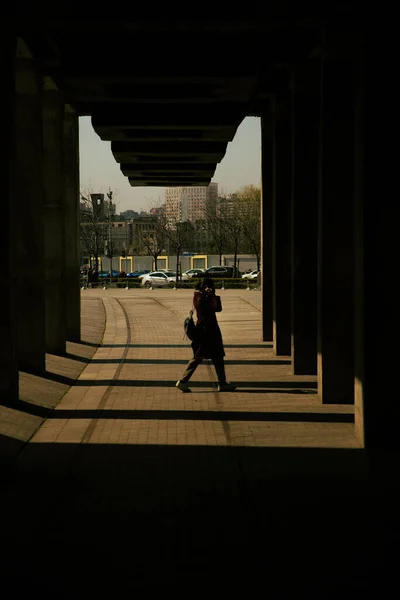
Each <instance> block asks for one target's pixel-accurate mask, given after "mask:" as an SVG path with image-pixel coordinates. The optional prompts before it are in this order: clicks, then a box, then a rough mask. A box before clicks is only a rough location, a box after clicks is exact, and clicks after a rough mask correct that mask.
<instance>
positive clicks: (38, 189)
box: [13, 41, 46, 374]
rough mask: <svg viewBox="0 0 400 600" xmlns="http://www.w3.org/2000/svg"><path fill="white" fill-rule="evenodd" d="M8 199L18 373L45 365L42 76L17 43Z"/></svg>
mask: <svg viewBox="0 0 400 600" xmlns="http://www.w3.org/2000/svg"><path fill="white" fill-rule="evenodd" d="M15 84H16V98H15V138H14V167H15V171H14V177H13V201H14V203H15V204H16V206H17V207H18V215H19V218H18V229H17V244H18V252H17V261H18V262H17V274H18V295H17V323H18V354H19V369H20V370H21V371H27V372H30V373H37V374H41V373H43V372H44V371H45V370H46V365H45V352H46V346H45V292H44V285H43V284H44V243H43V227H44V220H43V176H42V172H43V140H42V78H41V74H40V71H39V69H38V65H37V63H36V61H34V60H33V59H32V58H29V57H28V56H27V50H26V49H25V48H24V47H23V42H22V41H19V43H18V51H17V59H16V62H15Z"/></svg>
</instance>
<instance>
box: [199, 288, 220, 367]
mask: <svg viewBox="0 0 400 600" xmlns="http://www.w3.org/2000/svg"><path fill="white" fill-rule="evenodd" d="M193 306H194V307H195V309H196V313H197V321H196V339H195V341H193V342H192V348H193V353H194V357H195V358H198V359H201V358H211V359H213V358H217V359H218V358H223V357H224V356H225V350H224V344H223V341H222V335H221V330H220V328H219V325H218V321H217V317H216V316H215V313H216V312H221V310H222V306H221V299H220V297H219V296H216V295H215V294H213V293H207V292H205V291H196V292H195V293H194V296H193Z"/></svg>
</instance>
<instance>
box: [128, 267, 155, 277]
mask: <svg viewBox="0 0 400 600" xmlns="http://www.w3.org/2000/svg"><path fill="white" fill-rule="evenodd" d="M147 273H150V269H136V271H131V272H130V273H127V275H126V276H127V277H133V278H136V279H137V278H139V277H142V276H143V275H147Z"/></svg>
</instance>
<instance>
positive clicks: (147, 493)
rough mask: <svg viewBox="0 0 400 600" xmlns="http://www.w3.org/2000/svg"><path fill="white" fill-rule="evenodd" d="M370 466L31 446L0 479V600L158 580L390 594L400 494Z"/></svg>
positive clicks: (113, 589)
mask: <svg viewBox="0 0 400 600" xmlns="http://www.w3.org/2000/svg"><path fill="white" fill-rule="evenodd" d="M365 459H366V456H365V454H364V453H363V451H357V450H352V451H349V450H332V451H331V450H311V449H309V450H308V449H279V448H264V449H262V448H217V447H215V448H211V447H192V448H191V447H182V448H181V447H178V446H172V447H166V446H158V447H155V446H154V447H151V446H146V447H140V446H123V445H110V444H109V445H94V444H93V445H91V444H88V445H74V444H57V445H50V444H49V445H48V444H30V445H29V447H28V448H27V449H26V450H25V451H24V456H23V460H21V459H20V460H19V461H18V470H15V469H14V468H11V469H10V470H9V471H8V472H6V473H4V474H3V475H4V477H3V480H2V493H1V522H2V525H1V557H0V574H1V585H2V588H1V589H2V590H3V591H4V592H5V595H4V596H3V593H2V597H5V598H11V597H12V598H15V597H27V596H26V594H30V595H34V596H36V594H37V593H40V594H44V593H46V594H47V593H49V594H50V595H53V597H55V598H64V597H65V598H76V597H93V598H98V597H109V598H120V597H127V596H129V597H130V596H132V597H133V595H134V593H135V591H138V590H139V589H140V590H147V594H151V592H152V590H155V589H156V588H158V587H159V586H161V587H162V588H164V590H165V593H167V590H168V589H169V590H170V591H171V590H172V591H173V590H174V589H175V590H176V591H177V590H178V589H182V590H183V591H185V588H186V592H187V595H190V596H192V595H196V592H197V591H199V590H200V588H204V590H205V592H206V593H207V594H209V595H213V590H214V591H216V590H217V587H216V586H222V588H223V589H225V591H226V592H228V590H232V589H233V591H234V589H235V588H236V589H239V586H242V585H245V589H246V590H247V591H246V597H254V596H255V595H256V594H257V595H258V594H259V592H261V593H262V594H265V593H267V592H268V591H271V592H273V595H272V596H271V597H276V598H281V597H282V598H284V597H292V596H293V594H295V595H296V596H297V595H298V594H302V593H307V594H310V593H312V594H313V595H314V594H315V595H316V596H318V597H322V598H324V597H331V595H333V597H338V598H341V597H347V594H349V593H350V591H352V592H356V591H358V592H359V593H361V592H367V591H371V590H372V589H376V591H377V592H379V593H380V594H381V593H383V591H384V590H386V589H389V586H390V584H391V581H392V579H393V576H394V575H395V574H396V572H397V569H398V564H399V563H398V556H399V554H398V533H399V488H398V487H397V485H396V484H395V483H394V480H393V478H392V479H390V477H389V475H390V471H391V468H392V467H391V466H390V465H389V464H388V463H386V465H387V468H386V469H385V468H381V464H382V463H380V462H379V461H381V460H382V457H380V459H379V461H378V458H376V462H375V461H374V460H372V459H371V460H369V461H368V464H366V460H365ZM260 579H261V580H262V586H263V587H262V588H260V587H259V586H260V583H257V582H258V581H259V580H260ZM189 584H190V587H187V586H188V585H189ZM207 589H208V592H207ZM218 589H220V588H219V587H218ZM257 590H258V591H257ZM142 593H143V592H141V594H142ZM229 593H231V592H229ZM288 594H289V595H288ZM202 595H203V594H202ZM387 597H389V596H387Z"/></svg>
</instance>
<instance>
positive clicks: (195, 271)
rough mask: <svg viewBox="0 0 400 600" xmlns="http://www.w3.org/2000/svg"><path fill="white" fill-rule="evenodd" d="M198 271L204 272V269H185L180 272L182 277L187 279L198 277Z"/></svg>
mask: <svg viewBox="0 0 400 600" xmlns="http://www.w3.org/2000/svg"><path fill="white" fill-rule="evenodd" d="M200 273H204V269H188V270H187V271H185V272H184V273H182V279H183V280H186V281H187V280H188V279H191V278H192V277H198V276H199V275H200Z"/></svg>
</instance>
